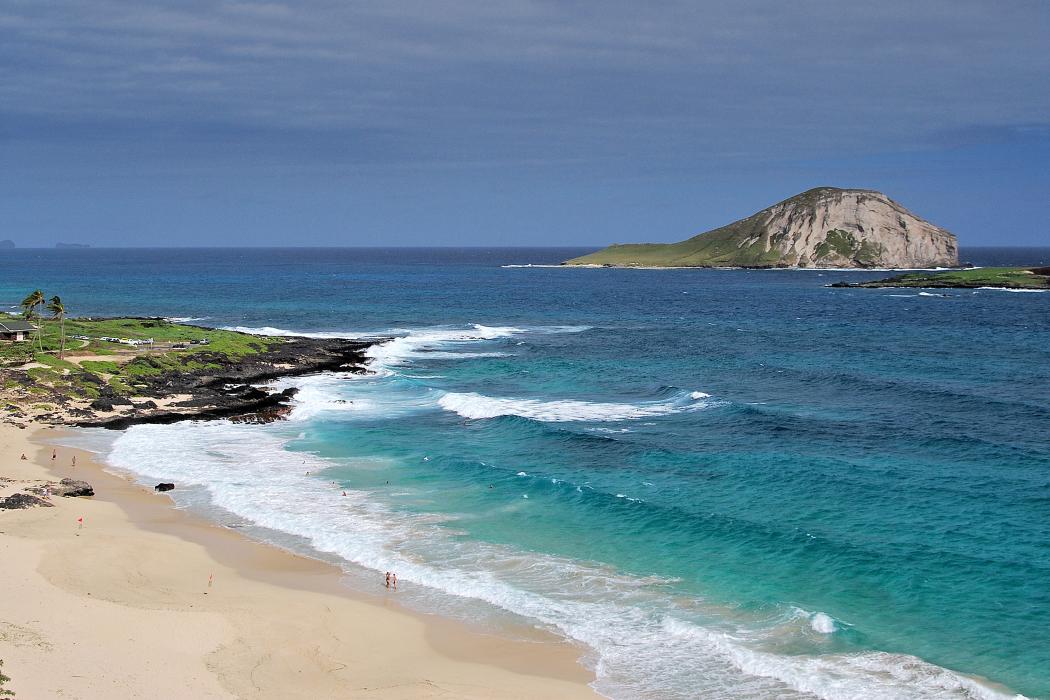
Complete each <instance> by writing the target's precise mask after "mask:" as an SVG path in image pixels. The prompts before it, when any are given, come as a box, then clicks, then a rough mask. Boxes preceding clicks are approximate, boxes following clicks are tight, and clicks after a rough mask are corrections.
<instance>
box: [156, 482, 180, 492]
mask: <svg viewBox="0 0 1050 700" xmlns="http://www.w3.org/2000/svg"><path fill="white" fill-rule="evenodd" d="M174 488H175V484H172V483H170V482H167V483H166V482H161V483H159V484H157V485H156V486H154V487H153V489H154V490H155V491H161V492H163V491H171V490H172V489H174Z"/></svg>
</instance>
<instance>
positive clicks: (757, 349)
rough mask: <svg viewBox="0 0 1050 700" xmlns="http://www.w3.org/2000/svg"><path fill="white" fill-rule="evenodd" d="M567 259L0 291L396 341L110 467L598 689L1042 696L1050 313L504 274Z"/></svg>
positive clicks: (96, 253)
mask: <svg viewBox="0 0 1050 700" xmlns="http://www.w3.org/2000/svg"><path fill="white" fill-rule="evenodd" d="M581 252H584V251H577V250H569V249H563V250H551V249H546V250H537V249H531V250H530V249H484V250H482V249H467V250H461V249H431V250H423V249H411V250H389V249H340V250H319V249H289V250H224V249H213V250H186V249H182V250H85V251H32V250H16V251H9V252H6V253H5V255H4V256H3V259H2V260H0V275H2V277H0V302H2V303H5V304H7V305H8V306H12V305H14V304H17V302H18V300H20V299H21V298H22V297H23V296H24V295H25V294H26V293H27V292H28V291H30V290H31V289H32V288H35V287H41V288H43V289H44V291H45V292H46V293H47V294H48V295H49V296H50V295H51V294H55V293H57V294H61V296H62V297H63V299H64V300H65V302H66V305H67V307H68V308H69V309H70V310H71V312H72V313H74V314H75V313H83V314H100V315H101V314H107V315H110V314H136V315H145V314H148V315H162V316H169V317H179V318H194V319H202V320H200V321H197V322H199V323H202V324H206V325H216V326H230V327H245V328H255V329H285V330H291V331H297V332H332V333H336V334H353V335H362V334H364V335H367V334H374V335H377V336H382V337H385V338H390V337H392V338H395V339H394V340H392V341H389V342H386V343H385V344H383V345H381V346H378V347H377V348H376V349H375V350H374V351H373V353H372V355H373V359H372V362H371V369H372V373H371V374H369V375H367V376H364V377H319V378H306V379H302V380H297V381H296V382H295V383H296V385H297V386H300V394H299V404H298V407H297V409H296V411H295V413H294V414H293V419H292V420H291V421H289V422H287V423H281V424H274V425H271V426H232V425H226V424H210V425H196V424H180V425H176V426H148V427H147V426H141V427H138V428H134V429H132V430H131V431H128V433H127V434H126V435H124V436H123V437H121V438H120V439H118V440H116V442H115V443H114V444H112V445H111V446H110V448H109V449H110V450H111V454H110V459H111V460H112V461H113V462H114V463H115V464H117V465H119V466H124V467H127V468H133V469H135V470H137V471H139V472H140V473H144V474H146V475H148V476H150V477H154V476H156V477H163V478H174V479H177V480H179V481H181V482H183V483H197V484H200V485H201V487H200V492H201V493H202V494H204V495H206V497H207V499H208V500H209V501H210V502H211V503H212V504H213V505H214V506H217V507H219V508H221V509H223V510H224V511H227V512H229V513H233V514H236V515H238V516H240V517H242V518H244V519H245V520H246V521H249V522H254V523H257V524H260V525H262V526H265V527H266V528H269V530H268V531H270V532H278V533H285V534H287V535H289V536H294V537H296V538H299V539H298V540H296V541H299V542H301V543H303V544H306V545H309V546H310V547H311V548H313V549H314V550H317V551H321V552H325V553H327V554H329V555H331V556H336V557H339V558H341V559H344V560H346V561H348V562H353V563H355V564H357V565H360V566H364V567H370V568H372V569H379V570H385V569H390V568H394V569H396V570H397V571H398V573H399V576H400V577H401V579H402V580H403V581H405V582H406V584H407V587H408V591H409V594H411V595H415V596H417V597H418V601H417V602H418V604H420V605H422V606H431V607H436V608H441V609H446V608H447V609H448V610H449V612H450V614H475V613H476V614H478V615H487V616H489V617H492V618H498V617H499V615H508V614H513V615H515V616H517V617H518V618H520V619H526V620H528V621H531V622H533V623H536V624H541V625H542V626H544V627H546V628H549V629H554V630H556V631H559V632H560V633H562V634H565V635H567V636H570V637H573V638H575V639H577V640H580V641H581V642H583V643H585V644H586V645H588V646H590V647H591V648H592V649H594V650H595V652H594V654H593V655H592V657H591V658H590V659H589V663H591V664H595V663H597V670H598V674H599V683H598V688H599V689H600V690H601V691H602V692H605V693H607V694H610V695H612V696H614V697H661V698H669V697H670V698H673V697H697V696H704V697H717V696H720V695H721V696H736V697H741V696H746V697H795V696H807V697H808V696H822V697H973V696H980V695H983V694H991V693H994V691H992V690H989V689H987V688H986V687H985V686H981V685H977V684H974V683H973V682H972V681H970V680H969V676H982V677H985V678H988V679H990V680H991V681H993V682H994V683H998V684H1002V685H1003V686H1006V687H1007V688H1009V689H1010V690H1012V691H1015V692H1021V693H1025V694H1027V695H1032V696H1050V644H1048V643H1047V641H1046V640H1047V633H1046V630H1047V629H1050V585H1048V582H1050V405H1048V403H1047V396H1048V394H1050V294H1041V293H1019V292H1017V293H1015V292H1004V291H995V290H977V291H956V292H950V293H949V295H948V296H940V295H929V296H927V295H924V294H922V293H920V292H919V291H918V290H914V291H912V290H845V289H828V288H826V287H825V286H824V285H825V284H827V283H829V282H832V281H837V280H839V279H851V280H859V279H865V278H876V277H880V276H884V274H885V273H877V272H876V273H872V272H816V271H743V270H613V269H598V270H594V269H556V268H548V267H503V265H507V264H511V265H517V264H526V263H553V262H557V261H559V260H562V259H564V258H567V257H572V256H573V255H576V254H579V253H581ZM962 257H963V259H965V260H968V261H971V262H973V263H975V264H979V265H1000V264H1050V249H969V250H967V249H964V250H963V253H962ZM269 332H276V331H274V330H271V331H269ZM165 446H168V447H169V449H168V450H167V451H165V449H164V448H165ZM246 450H247V451H248V452H249V453H250V454H252V460H250V462H247V463H246V462H245V460H244V459H243V454H245V451H246ZM147 451H151V453H152V455H153V459H152V461H151V463H150V464H149V465H148V466H143V465H144V462H145V460H144V455H145V454H146V453H147ZM158 454H161V455H164V456H162V457H160V458H158V457H157V455H158ZM304 464H306V465H307V466H306V467H305V468H304V467H303V465H304ZM307 471H309V472H310V474H309V475H307V474H306V472H307ZM333 482H335V483H334V484H333ZM343 489H346V490H347V493H348V496H347V497H342V496H341V493H342V491H343ZM289 493H296V494H300V498H297V499H294V500H291V499H288V498H287V497H286V496H287V495H288V494H289ZM302 494H306V495H307V497H308V499H312V500H309V507H304V500H303V498H302V497H301V495H302ZM457 601H459V603H458V604H457ZM463 601H472V602H469V603H464V602H463ZM478 601H483V602H478ZM457 605H458V607H457ZM464 611H466V612H464ZM917 659H921V660H922V661H921V662H920V661H918V660H917ZM945 669H950V670H951V671H955V672H958V674H956V673H952V672H950V671H948V670H945ZM960 674H963V675H960Z"/></svg>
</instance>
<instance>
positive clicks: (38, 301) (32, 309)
mask: <svg viewBox="0 0 1050 700" xmlns="http://www.w3.org/2000/svg"><path fill="white" fill-rule="evenodd" d="M46 302H47V298H46V297H45V296H44V293H43V292H42V291H40V290H39V289H37V290H36V291H34V292H33V293H32V294H30V295H29V296H27V297H26V298H25V299H23V300H22V316H24V317H25V319H26V320H27V321H32V320H33V319H34V318H36V315H37V314H36V308H37V307H38V306H42V305H43V304H45V303H46ZM40 325H41V326H42V325H44V324H43V323H41V324H40ZM36 339H37V341H38V342H39V343H40V352H44V339H43V338H42V337H41V335H40V328H39V327H38V328H37V329H36Z"/></svg>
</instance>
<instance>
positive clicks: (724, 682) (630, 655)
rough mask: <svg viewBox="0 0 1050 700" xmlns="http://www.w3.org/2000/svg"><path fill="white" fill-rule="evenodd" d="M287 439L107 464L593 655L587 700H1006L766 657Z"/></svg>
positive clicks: (801, 658) (750, 634) (843, 659)
mask: <svg viewBox="0 0 1050 700" xmlns="http://www.w3.org/2000/svg"><path fill="white" fill-rule="evenodd" d="M296 432H297V431H296ZM290 439H294V437H292V436H284V435H282V433H281V432H280V426H279V424H275V425H272V426H249V425H234V424H229V423H221V422H216V423H204V424H195V423H179V424H175V425H168V426H161V425H140V426H134V427H132V428H130V429H129V430H127V431H126V432H125V433H123V434H122V435H120V436H119V437H117V439H116V440H115V442H114V443H113V445H112V448H111V452H110V454H109V461H110V463H111V464H113V465H115V466H117V467H119V468H122V469H127V470H129V471H132V472H135V473H138V474H139V475H141V476H142V477H143V480H144V481H146V482H147V483H148V482H151V481H156V480H174V481H176V482H178V483H180V485H182V484H185V485H186V486H187V487H193V486H196V487H197V488H198V489H203V490H206V492H207V494H208V495H209V497H210V499H211V501H212V502H213V503H214V504H215V505H216V506H218V507H220V508H222V509H224V510H225V511H228V512H230V513H234V514H236V515H238V516H240V517H242V518H245V519H247V520H249V521H251V522H254V523H257V524H258V525H261V526H263V527H265V528H268V529H270V530H272V531H276V532H281V533H286V534H287V535H291V536H293V537H297V538H302V539H303V540H304V541H306V542H308V543H309V544H310V545H311V546H312V547H313V548H314V549H315V550H317V551H320V552H325V553H328V554H332V555H335V556H337V557H339V558H341V559H343V560H345V561H347V562H352V563H354V564H357V565H360V566H363V567H366V568H368V569H372V570H375V571H384V570H390V569H395V570H396V571H397V572H398V577H399V578H401V579H402V580H404V581H405V582H406V583H408V582H411V583H414V584H416V586H417V587H418V586H424V587H427V588H429V589H431V590H433V591H435V594H434V595H439V594H438V593H437V592H441V593H444V594H451V595H454V596H460V597H463V598H469V599H474V600H476V601H483V602H484V603H487V604H489V605H491V606H494V607H496V608H500V609H503V610H507V611H510V612H513V613H516V614H518V615H523V616H525V617H528V618H532V619H534V620H536V621H538V622H540V623H541V624H543V625H546V626H549V627H551V628H554V629H556V630H558V631H560V632H561V633H562V634H564V635H566V636H567V637H569V638H571V639H574V640H577V641H579V642H580V643H582V644H585V645H587V646H589V647H590V648H592V649H593V650H594V651H595V653H596V655H597V660H596V663H595V672H596V674H597V677H598V680H597V683H596V686H597V689H598V690H599V691H600V692H602V693H604V694H607V695H609V696H610V697H613V698H641V697H660V698H661V699H667V700H685V698H695V697H705V698H735V697H752V698H789V699H790V698H806V697H810V698H811V697H821V698H829V699H833V700H837V699H839V698H859V697H879V698H901V699H903V698H933V699H940V698H999V697H1006V696H1003V695H1002V694H1000V693H998V692H996V691H995V690H994V689H991V688H988V687H985V686H983V685H980V684H978V683H976V682H975V681H972V680H971V679H968V678H965V677H963V676H960V675H958V674H956V673H953V672H951V671H948V670H946V669H943V668H940V667H937V666H933V665H931V664H928V663H926V662H924V661H922V660H920V659H917V658H915V657H910V656H905V655H898V654H886V653H880V652H869V653H857V654H825V655H783V654H776V653H772V652H770V651H764V650H763V649H762V637H761V635H762V629H763V628H761V627H754V626H753V625H752V624H751V623H749V622H747V620H739V619H738V620H734V619H732V617H731V616H728V615H725V614H721V615H719V614H718V613H717V609H716V608H713V607H712V606H711V605H710V604H707V603H705V602H704V601H703V600H700V599H693V600H692V601H691V602H690V605H689V606H688V608H683V607H680V602H679V600H677V599H675V598H673V597H670V596H667V595H666V590H665V588H666V586H667V584H668V583H669V582H668V581H667V580H665V579H661V578H659V577H637V576H630V575H626V574H622V573H619V572H617V571H615V570H613V569H611V568H609V567H605V566H602V565H600V564H592V563H586V562H579V561H574V560H571V559H566V558H562V557H557V556H552V555H544V554H539V553H534V552H520V551H517V550H514V549H512V548H510V547H507V546H503V545H494V544H489V543H485V542H478V541H470V540H467V539H466V538H462V537H458V536H456V534H455V531H454V530H452V529H449V528H447V527H445V525H444V521H443V519H442V518H440V517H438V516H435V515H427V514H413V513H408V512H400V511H399V512H397V513H396V516H395V514H394V513H393V512H392V511H391V510H389V509H388V508H387V507H386V506H385V505H383V504H382V503H381V502H379V500H378V498H377V497H376V496H375V495H374V494H370V493H367V492H363V491H356V490H351V489H349V488H348V489H347V494H348V495H347V496H346V497H341V496H340V492H341V490H342V488H343V486H342V485H340V486H339V487H336V486H333V485H331V484H330V483H328V482H327V481H326V480H323V479H321V478H316V477H309V476H306V475H305V471H306V470H310V471H314V472H315V473H316V471H320V470H323V469H324V468H325V467H326V466H328V465H329V464H330V463H329V462H326V461H325V460H323V459H321V458H319V457H315V456H312V455H308V454H302V453H289V452H288V451H287V450H286V444H287V441H288V440H290ZM245 455H251V459H245ZM304 463H305V464H304ZM192 490H193V489H192V488H190V489H187V490H186V491H184V492H185V493H188V492H190V491H192ZM303 503H309V504H310V507H309V508H303V507H302V504H303ZM521 503H522V507H529V506H528V505H526V504H528V503H530V501H525V500H522V501H521ZM566 581H573V582H574V584H575V585H573V586H572V587H571V588H568V589H567V588H566V586H565V582H566ZM705 609H706V610H708V611H709V612H708V613H703V612H702V611H703V610H705ZM697 610H701V613H698V612H697ZM802 614H806V615H808V613H805V612H804V611H802Z"/></svg>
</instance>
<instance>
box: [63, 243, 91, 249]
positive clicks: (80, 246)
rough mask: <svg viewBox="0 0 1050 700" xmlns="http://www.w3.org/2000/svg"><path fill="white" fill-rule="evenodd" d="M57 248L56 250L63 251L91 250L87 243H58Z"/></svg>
mask: <svg viewBox="0 0 1050 700" xmlns="http://www.w3.org/2000/svg"><path fill="white" fill-rule="evenodd" d="M55 247H56V248H63V249H75V250H80V249H83V248H90V247H91V246H90V245H89V244H87V243H56V244H55Z"/></svg>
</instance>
